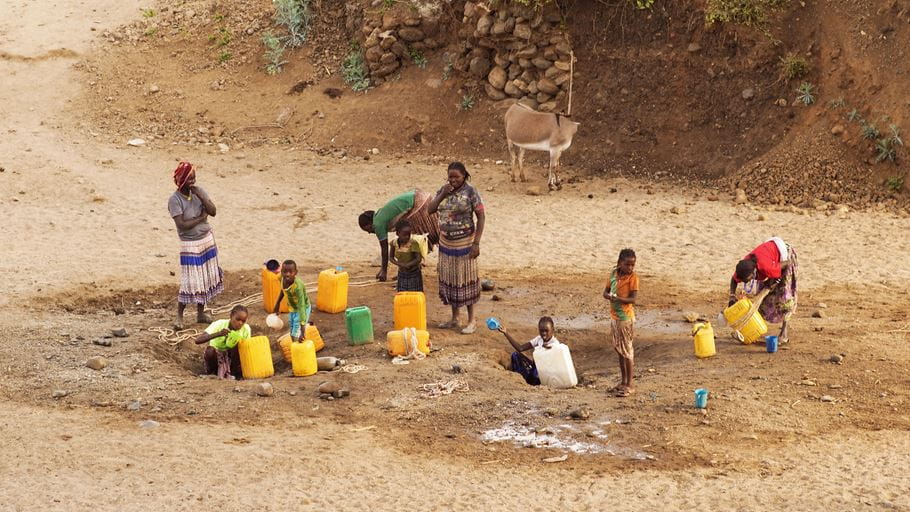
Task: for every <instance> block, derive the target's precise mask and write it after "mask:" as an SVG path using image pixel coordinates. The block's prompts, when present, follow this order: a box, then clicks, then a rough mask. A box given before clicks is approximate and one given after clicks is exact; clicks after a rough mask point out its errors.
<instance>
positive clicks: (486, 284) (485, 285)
mask: <svg viewBox="0 0 910 512" xmlns="http://www.w3.org/2000/svg"><path fill="white" fill-rule="evenodd" d="M480 289H481V290H483V291H485V292H491V291H493V290H494V289H496V283H495V282H493V280H492V279H484V280H483V281H481V282H480Z"/></svg>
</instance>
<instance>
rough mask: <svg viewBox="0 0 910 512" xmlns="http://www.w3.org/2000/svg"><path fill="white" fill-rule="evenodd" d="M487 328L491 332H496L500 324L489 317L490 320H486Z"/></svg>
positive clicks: (494, 318)
mask: <svg viewBox="0 0 910 512" xmlns="http://www.w3.org/2000/svg"><path fill="white" fill-rule="evenodd" d="M487 327H488V328H489V329H490V330H491V331H497V330H499V328H500V327H502V324H500V323H499V320H497V319H496V317H492V316H491V317H490V318H487Z"/></svg>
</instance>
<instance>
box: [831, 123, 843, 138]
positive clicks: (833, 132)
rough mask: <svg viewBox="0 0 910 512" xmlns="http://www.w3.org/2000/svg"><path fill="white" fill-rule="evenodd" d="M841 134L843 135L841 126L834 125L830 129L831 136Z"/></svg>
mask: <svg viewBox="0 0 910 512" xmlns="http://www.w3.org/2000/svg"><path fill="white" fill-rule="evenodd" d="M843 133H844V126H843V125H840V124H836V125H834V126H833V127H831V135H843Z"/></svg>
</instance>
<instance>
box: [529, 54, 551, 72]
mask: <svg viewBox="0 0 910 512" xmlns="http://www.w3.org/2000/svg"><path fill="white" fill-rule="evenodd" d="M531 64H533V65H534V67H535V68H537V69H540V70H544V69H549V68H550V66H552V65H553V64H551V63H550V61H548V60H547V59H544V58H543V57H535V58H533V59H531Z"/></svg>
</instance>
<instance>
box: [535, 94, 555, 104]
mask: <svg viewBox="0 0 910 512" xmlns="http://www.w3.org/2000/svg"><path fill="white" fill-rule="evenodd" d="M535 99H536V100H537V103H546V102H548V101H550V100H551V99H553V97H552V96H550V95H549V94H547V93H545V92H539V93H537V96H536V97H535Z"/></svg>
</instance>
